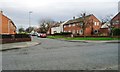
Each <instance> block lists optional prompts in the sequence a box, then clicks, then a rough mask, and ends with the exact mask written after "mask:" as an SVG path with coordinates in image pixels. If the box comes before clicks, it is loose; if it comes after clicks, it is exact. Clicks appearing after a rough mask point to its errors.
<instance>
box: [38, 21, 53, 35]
mask: <svg viewBox="0 0 120 72" xmlns="http://www.w3.org/2000/svg"><path fill="white" fill-rule="evenodd" d="M54 23H55V21H54V20H52V19H42V20H40V21H39V25H40V27H39V31H38V32H44V33H46V32H47V31H48V30H49V28H50V27H51V26H52V24H54Z"/></svg>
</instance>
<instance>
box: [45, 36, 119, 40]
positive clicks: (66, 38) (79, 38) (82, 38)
mask: <svg viewBox="0 0 120 72" xmlns="http://www.w3.org/2000/svg"><path fill="white" fill-rule="evenodd" d="M47 38H50V39H60V38H62V39H64V40H120V38H108V37H96V38H95V37H74V38H72V37H64V36H48V37H47Z"/></svg>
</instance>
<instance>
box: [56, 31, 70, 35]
mask: <svg viewBox="0 0 120 72" xmlns="http://www.w3.org/2000/svg"><path fill="white" fill-rule="evenodd" d="M70 34H72V33H71V32H61V33H55V34H54V35H70Z"/></svg>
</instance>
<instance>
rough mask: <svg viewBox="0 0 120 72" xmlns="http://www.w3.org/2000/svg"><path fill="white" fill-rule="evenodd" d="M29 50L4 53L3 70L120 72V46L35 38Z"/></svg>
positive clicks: (23, 49)
mask: <svg viewBox="0 0 120 72" xmlns="http://www.w3.org/2000/svg"><path fill="white" fill-rule="evenodd" d="M34 41H38V42H41V45H37V46H34V47H29V48H22V49H18V50H10V51H4V52H2V69H3V70H104V69H108V70H109V69H110V70H111V69H112V70H117V69H118V44H117V43H82V42H67V41H60V40H54V39H47V38H34Z"/></svg>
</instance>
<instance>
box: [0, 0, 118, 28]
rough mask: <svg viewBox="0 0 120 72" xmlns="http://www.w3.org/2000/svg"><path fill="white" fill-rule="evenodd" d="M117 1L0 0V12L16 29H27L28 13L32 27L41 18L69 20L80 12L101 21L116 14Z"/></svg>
mask: <svg viewBox="0 0 120 72" xmlns="http://www.w3.org/2000/svg"><path fill="white" fill-rule="evenodd" d="M118 1H120V0H0V10H2V11H3V12H4V14H5V15H6V16H8V17H9V18H10V19H12V20H13V22H14V23H15V25H16V26H17V28H19V27H25V28H27V27H28V26H29V11H32V14H31V25H32V26H38V25H39V20H40V19H43V18H50V19H53V20H55V21H65V20H69V19H72V17H73V16H77V15H78V14H80V13H81V12H82V11H86V12H88V13H92V14H94V15H95V16H96V17H97V18H99V19H101V18H103V17H105V16H106V15H110V14H112V15H115V14H116V13H117V12H118Z"/></svg>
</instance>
